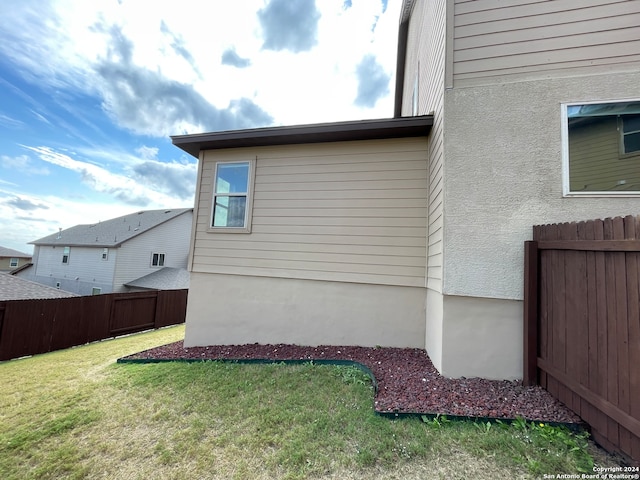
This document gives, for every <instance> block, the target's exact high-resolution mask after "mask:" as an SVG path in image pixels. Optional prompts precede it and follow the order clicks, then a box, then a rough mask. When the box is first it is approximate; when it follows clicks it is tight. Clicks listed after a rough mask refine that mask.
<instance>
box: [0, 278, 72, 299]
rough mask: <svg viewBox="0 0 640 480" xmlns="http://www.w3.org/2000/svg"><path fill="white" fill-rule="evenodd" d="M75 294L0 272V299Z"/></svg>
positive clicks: (54, 296)
mask: <svg viewBox="0 0 640 480" xmlns="http://www.w3.org/2000/svg"><path fill="white" fill-rule="evenodd" d="M77 296H78V295H76V294H75V293H71V292H65V291H64V290H58V289H57V288H53V287H48V286H46V285H42V284H40V283H36V282H32V281H30V280H25V279H24V278H20V277H15V276H13V275H9V274H8V273H0V301H3V300H29V299H42V298H65V297H77Z"/></svg>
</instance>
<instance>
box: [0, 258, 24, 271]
mask: <svg viewBox="0 0 640 480" xmlns="http://www.w3.org/2000/svg"><path fill="white" fill-rule="evenodd" d="M12 258H16V259H18V265H14V266H11V259H12ZM30 262H31V258H24V257H0V272H8V271H11V270H14V269H16V268H18V267H21V266H23V265H26V264H27V263H30Z"/></svg>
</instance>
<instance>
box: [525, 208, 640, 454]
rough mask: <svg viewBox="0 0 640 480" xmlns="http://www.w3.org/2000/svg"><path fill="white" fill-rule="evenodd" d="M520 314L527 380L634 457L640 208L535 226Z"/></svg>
mask: <svg viewBox="0 0 640 480" xmlns="http://www.w3.org/2000/svg"><path fill="white" fill-rule="evenodd" d="M524 318H525V325H524V329H525V330H524V331H525V339H524V340H525V341H524V352H525V363H524V382H525V383H527V384H534V383H539V384H540V385H542V386H543V387H544V388H546V389H547V390H548V391H549V392H550V393H551V394H553V395H554V396H555V397H556V398H558V399H559V400H560V401H562V402H563V403H565V404H566V405H567V406H568V407H569V408H571V409H572V410H574V411H575V412H576V413H577V414H578V415H580V417H581V418H582V419H583V420H584V421H585V422H587V423H588V424H589V425H590V426H591V429H592V433H593V435H594V437H595V439H596V440H597V441H598V442H599V443H601V444H602V445H603V446H605V447H606V448H608V449H609V450H614V451H618V452H620V453H623V454H624V455H626V456H627V457H630V458H631V459H632V460H634V461H635V462H640V217H634V216H628V217H624V218H623V217H616V218H608V219H605V220H593V221H587V222H575V223H565V224H559V225H538V226H535V227H534V229H533V241H531V242H526V243H525V302H524Z"/></svg>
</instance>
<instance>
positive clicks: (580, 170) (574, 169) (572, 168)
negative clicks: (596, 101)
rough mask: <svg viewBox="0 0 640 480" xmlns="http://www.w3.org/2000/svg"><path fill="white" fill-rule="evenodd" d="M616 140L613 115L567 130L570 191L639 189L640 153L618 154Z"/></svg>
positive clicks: (617, 134)
mask: <svg viewBox="0 0 640 480" xmlns="http://www.w3.org/2000/svg"><path fill="white" fill-rule="evenodd" d="M619 142H620V134H619V132H618V125H617V120H616V119H615V118H612V119H610V120H608V121H603V122H600V123H597V124H592V125H587V126H585V127H582V128H572V129H571V130H570V135H569V178H570V183H571V190H572V191H582V190H583V189H585V185H586V186H587V188H586V189H585V190H587V191H596V190H599V191H608V190H616V191H625V190H636V191H637V190H640V155H621V154H620V143H619ZM618 181H624V182H625V183H624V184H622V185H618Z"/></svg>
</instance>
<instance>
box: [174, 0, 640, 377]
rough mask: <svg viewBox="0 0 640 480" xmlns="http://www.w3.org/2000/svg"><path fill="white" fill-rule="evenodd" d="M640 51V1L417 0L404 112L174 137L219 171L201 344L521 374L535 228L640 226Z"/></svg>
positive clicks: (202, 261)
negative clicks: (317, 349)
mask: <svg viewBox="0 0 640 480" xmlns="http://www.w3.org/2000/svg"><path fill="white" fill-rule="evenodd" d="M639 38H640V2H620V1H613V0H610V1H607V0H601V1H598V2H576V1H572V0H552V1H534V0H529V1H518V2H500V1H496V0H474V1H468V0H449V1H445V0H441V1H431V0H415V1H411V0H404V2H403V7H402V13H401V18H400V28H399V42H398V69H397V75H396V109H395V118H393V119H389V120H379V121H363V122H342V123H334V124H322V125H312V126H298V127H276V128H266V129H254V130H241V131H234V132H220V133H210V134H200V135H185V136H176V137H173V142H174V144H175V145H177V146H178V147H180V148H182V149H183V150H185V151H186V152H188V153H191V154H192V155H194V156H197V157H198V158H199V160H200V161H199V172H198V190H197V192H196V206H197V209H196V219H195V221H194V231H193V233H192V240H191V241H192V251H191V255H190V261H189V268H190V269H191V272H192V274H191V286H190V292H189V300H188V308H187V327H186V336H185V344H186V345H206V344H208V343H210V344H212V343H251V342H261V343H267V342H270V343H279V342H290V343H300V344H308V345H315V344H322V343H329V344H357V345H369V346H374V345H384V346H399V347H419V348H426V350H427V352H428V353H429V356H430V357H431V360H432V361H433V363H434V365H435V366H436V367H437V368H438V370H439V371H440V372H441V373H443V374H444V375H446V376H450V377H459V376H467V377H472V376H481V377H487V378H521V376H522V344H523V331H522V298H523V242H524V241H525V240H528V239H531V234H532V226H533V225H535V224H544V223H555V222H565V221H575V220H587V219H592V218H604V217H612V216H618V215H627V214H638V213H640V183H639V176H638V174H639V172H640V87H639V86H640V41H639V40H638V39H639ZM425 114H427V115H425ZM614 126H615V128H614ZM374 132H375V134H374Z"/></svg>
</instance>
